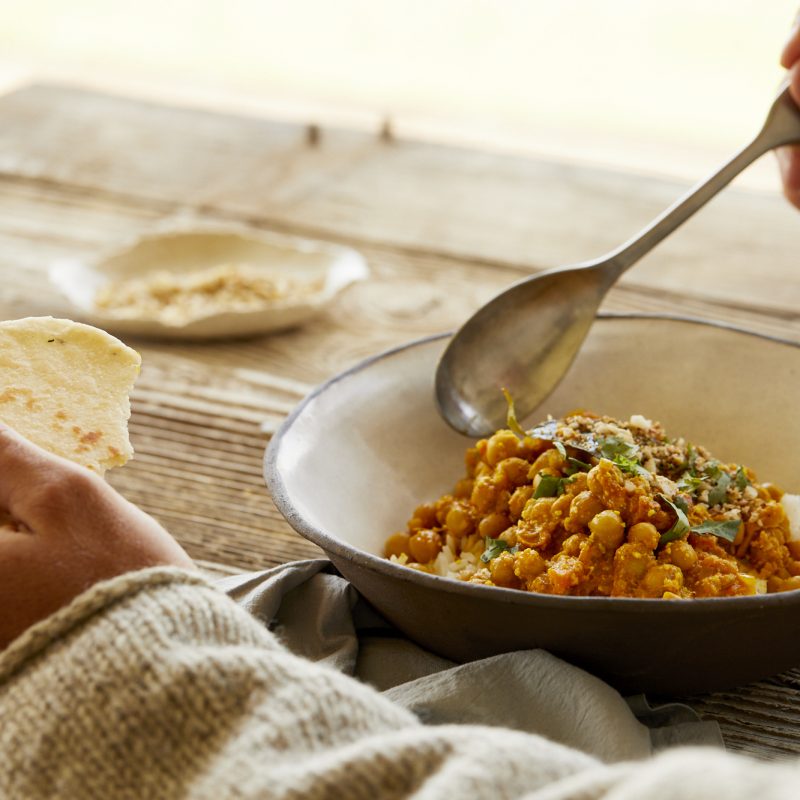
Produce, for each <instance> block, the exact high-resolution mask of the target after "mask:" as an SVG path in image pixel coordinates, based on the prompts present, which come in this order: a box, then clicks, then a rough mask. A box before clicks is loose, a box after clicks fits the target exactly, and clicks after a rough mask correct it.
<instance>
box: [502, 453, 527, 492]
mask: <svg viewBox="0 0 800 800" xmlns="http://www.w3.org/2000/svg"><path fill="white" fill-rule="evenodd" d="M530 466H531V465H530V464H529V463H528V462H527V461H525V459H522V458H504V459H503V460H502V461H501V462H500V463H499V464H498V465H497V466H496V467H495V468H494V476H493V477H494V480H495V482H496V483H497V484H499V485H501V486H505V487H513V488H516V487H517V486H522V484H524V483H525V482H526V481H527V480H528V470H529V469H530Z"/></svg>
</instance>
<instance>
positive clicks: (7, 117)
mask: <svg viewBox="0 0 800 800" xmlns="http://www.w3.org/2000/svg"><path fill="white" fill-rule="evenodd" d="M654 166H655V168H656V169H657V166H658V165H654ZM684 188H685V187H684V186H681V185H679V184H676V183H673V182H668V181H665V180H658V179H655V178H646V177H643V176H638V175H625V174H619V173H616V172H609V171H603V170H600V169H590V168H586V167H577V166H571V165H568V164H563V163H552V162H543V161H535V160H532V159H522V158H516V157H510V156H502V155H493V154H488V153H483V152H470V151H466V150H459V149H455V148H445V147H440V146H435V145H430V144H423V143H419V142H407V141H397V140H395V139H394V138H393V137H391V136H388V135H383V136H378V135H372V134H368V133H355V132H345V131H337V130H327V129H324V128H323V129H321V130H320V129H319V128H318V127H317V126H315V125H311V126H309V127H303V126H299V125H292V124H284V123H276V122H271V121H267V120H261V119H252V118H244V117H234V116H227V115H221V114H213V113H207V112H202V111H194V110H184V109H177V108H168V107H163V106H157V105H150V104H146V103H142V102H135V101H132V100H127V99H121V98H117V97H110V96H106V95H100V94H95V93H91V92H85V91H79V90H75V89H70V88H64V87H57V86H33V87H30V88H26V89H24V90H21V91H19V92H16V93H14V94H11V95H8V96H6V97H3V98H0V275H2V277H3V278H4V281H3V284H2V286H1V287H0V313H2V315H3V316H4V317H5V318H13V317H18V316H23V315H27V314H40V313H44V314H53V315H54V316H59V315H64V314H68V313H69V312H68V310H67V309H66V308H65V307H64V305H63V301H61V300H60V299H59V298H58V297H57V296H56V294H55V293H54V292H53V291H52V290H51V289H50V288H48V285H47V281H46V280H45V278H44V271H45V269H46V268H47V265H48V264H49V263H50V262H51V261H52V260H54V259H56V258H61V257H65V256H91V255H93V254H95V253H97V252H98V251H100V250H103V249H104V248H108V247H112V246H115V245H117V244H119V243H120V242H122V241H124V240H125V239H127V238H129V237H133V236H136V235H138V234H141V233H143V232H145V231H148V230H151V229H152V228H153V227H154V226H157V225H159V224H163V223H164V221H165V220H168V219H169V218H171V217H182V216H187V215H188V216H191V217H194V218H196V219H198V220H200V221H204V222H209V221H211V222H219V221H223V222H235V223H239V224H246V225H249V226H252V227H254V228H257V229H267V230H274V231H282V232H288V233H296V234H301V235H304V236H311V237H317V238H320V239H326V240H329V241H334V242H344V243H347V244H349V245H352V246H354V247H356V248H358V249H359V250H360V251H361V252H362V253H363V254H364V255H365V256H366V258H367V260H368V261H369V264H370V267H371V269H372V277H371V278H370V280H369V281H367V282H365V283H361V284H359V285H356V286H354V287H352V288H351V289H350V290H348V292H347V293H346V294H345V296H344V297H343V298H342V299H341V301H340V302H338V303H337V304H336V305H335V306H334V307H332V308H331V309H330V311H328V312H327V313H326V314H325V315H324V316H322V317H321V318H318V319H317V320H315V321H314V322H313V323H311V324H309V325H307V326H305V327H303V328H301V329H298V330H293V331H289V332H286V333H282V334H279V335H275V336H271V337H269V338H263V339H258V340H253V341H247V342H236V343H214V344H203V345H185V344H167V343H152V342H138V341H133V342H131V343H132V344H133V345H134V346H135V347H136V348H137V349H138V350H140V351H141V353H142V356H143V361H144V366H143V369H142V374H141V377H140V379H139V381H138V383H137V386H136V389H135V390H134V394H133V415H132V418H131V424H130V429H131V438H132V440H133V443H134V446H135V448H136V458H135V460H134V461H132V462H131V463H130V464H129V465H128V466H126V468H125V469H124V470H119V471H116V472H114V473H112V474H111V477H110V480H111V482H112V483H113V484H114V486H116V487H117V488H118V489H119V490H120V491H121V492H122V493H123V494H124V495H125V496H126V497H128V498H129V499H130V500H132V501H133V502H135V503H137V504H139V505H140V506H142V507H143V508H144V509H146V510H147V511H149V512H150V513H151V514H153V515H154V516H156V517H157V518H158V519H160V520H161V521H162V522H163V523H164V524H165V525H166V526H167V527H168V528H169V530H170V531H171V532H172V533H173V534H174V535H175V536H176V537H177V538H178V539H179V540H180V542H181V543H182V544H183V545H184V546H185V547H186V549H187V550H188V551H189V553H190V554H191V555H192V556H193V557H194V558H196V559H197V560H198V561H199V562H200V563H201V564H202V565H204V566H205V567H206V568H207V569H209V570H211V571H214V572H225V571H239V570H250V569H259V568H265V567H268V566H271V565H274V564H278V563H282V562H285V561H288V560H292V559H297V558H305V557H309V556H315V555H318V554H319V551H318V550H317V549H316V548H315V547H314V546H313V545H311V544H309V543H308V542H306V541H305V540H304V539H302V538H300V536H298V535H297V534H295V533H294V532H293V531H292V530H291V528H289V526H288V525H287V523H286V522H285V521H284V520H283V518H282V517H281V516H280V514H279V513H278V512H277V511H276V509H275V507H274V506H273V504H272V502H271V500H270V498H269V495H268V494H267V492H266V489H265V487H264V483H263V480H262V477H261V460H262V456H263V452H264V446H265V444H266V443H267V440H268V438H269V434H270V433H271V432H272V431H274V430H275V428H276V426H277V425H278V424H279V423H280V422H281V420H282V419H283V418H284V417H285V415H286V414H287V412H288V411H289V410H290V409H291V408H292V406H293V405H294V404H295V403H296V402H297V401H298V400H299V399H300V398H301V397H302V396H303V395H304V394H305V393H306V392H307V391H308V390H309V389H310V388H311V387H312V386H314V385H315V384H317V383H319V382H320V381H322V380H324V379H325V378H327V377H329V376H330V375H331V374H333V373H335V372H337V371H339V370H341V369H343V368H345V367H347V366H349V365H351V364H353V363H354V362H356V361H358V360H359V359H361V358H363V357H365V356H367V355H370V354H373V353H375V352H377V351H379V350H382V349H384V348H387V347H390V346H392V345H396V344H398V343H401V342H404V341H407V340H410V339H413V338H416V337H419V336H423V335H426V334H430V333H435V332H438V331H445V330H448V329H452V328H453V327H455V326H457V325H458V324H459V323H460V322H461V321H462V320H463V319H464V318H465V317H466V316H467V315H468V313H469V312H470V311H471V310H473V309H475V308H476V307H477V306H478V305H479V304H480V303H481V302H483V301H484V300H486V299H488V298H489V297H490V296H491V295H492V294H494V293H495V292H497V291H498V290H499V289H500V288H502V287H504V286H506V285H507V284H508V283H510V282H511V281H513V280H515V279H518V278H520V277H521V276H523V275H525V274H528V273H530V272H533V271H536V270H538V269H541V268H545V267H549V266H553V265H557V264H564V263H569V262H574V261H580V260H584V259H587V258H590V257H594V256H597V255H600V254H602V253H604V252H605V251H607V250H609V249H611V248H612V247H614V246H616V245H617V244H619V243H620V242H622V241H623V240H624V239H626V238H627V237H628V236H630V235H632V234H633V233H634V232H636V231H637V230H638V229H639V228H640V227H641V226H642V225H643V224H644V223H646V222H647V221H649V220H650V219H651V218H652V217H653V216H655V214H657V213H658V212H659V211H661V210H662V209H663V208H664V207H666V206H667V205H668V204H669V203H670V202H671V201H672V200H673V199H675V197H677V195H678V194H679V193H680V192H681V191H682V190H683V189H684ZM798 261H800V213H798V212H796V211H794V210H793V209H791V208H789V206H788V205H787V204H786V203H785V202H784V201H783V200H782V199H781V198H780V197H778V196H777V195H758V194H752V193H745V192H741V191H736V190H735V188H734V189H731V190H729V191H727V192H726V193H724V194H723V195H722V196H720V197H718V198H717V199H715V200H714V201H713V203H712V204H711V205H710V206H709V207H708V208H706V209H704V210H703V211H702V212H701V213H700V214H698V215H697V216H696V217H695V218H694V219H692V220H691V221H690V222H688V223H687V224H686V225H685V226H684V228H683V229H681V230H680V231H679V232H678V233H677V234H675V235H674V236H673V237H672V238H671V239H669V240H668V241H667V242H665V243H664V244H662V245H661V246H660V247H659V248H658V250H657V251H656V252H654V253H653V254H651V255H650V256H649V257H648V258H647V259H646V260H645V261H644V262H643V263H642V264H640V265H639V266H637V267H636V268H635V269H634V270H633V271H632V272H631V273H630V274H629V275H628V276H627V277H626V278H625V279H624V280H623V282H622V283H621V285H620V286H619V287H618V288H616V289H614V290H613V291H612V292H611V294H610V296H609V298H608V300H607V302H606V304H605V308H606V309H608V310H615V311H630V310H634V311H648V312H659V311H663V312H675V311H676V310H677V311H678V312H681V313H686V314H692V315H698V316H702V317H708V318H713V319H717V320H724V321H726V322H731V323H736V324H739V325H744V326H746V327H747V328H750V329H752V330H755V331H760V332H763V333H767V334H772V335H776V336H781V337H785V338H790V339H793V340H797V341H800V315H799V314H798V309H800V264H799V263H798ZM265 431H266V432H265ZM691 702H692V705H693V706H694V707H695V708H696V709H697V710H698V711H699V712H700V713H701V714H702V715H703V716H704V717H706V718H709V719H716V720H718V721H719V723H720V725H721V726H722V730H723V733H724V736H725V739H726V742H727V744H728V745H729V747H730V748H731V749H737V750H744V751H747V752H750V753H754V754H758V755H765V756H780V755H786V754H792V753H800V669H798V670H793V671H791V672H789V673H786V674H784V675H782V676H779V677H777V678H775V679H773V680H769V681H763V682H761V683H758V684H754V685H752V686H749V687H745V688H742V689H740V690H738V691H736V692H727V693H719V694H715V695H710V696H705V697H702V698H693V699H692V701H691Z"/></svg>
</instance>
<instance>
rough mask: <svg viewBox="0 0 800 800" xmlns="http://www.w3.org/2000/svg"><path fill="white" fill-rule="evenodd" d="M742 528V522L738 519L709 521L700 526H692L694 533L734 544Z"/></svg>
mask: <svg viewBox="0 0 800 800" xmlns="http://www.w3.org/2000/svg"><path fill="white" fill-rule="evenodd" d="M741 526H742V522H741V520H738V519H725V520H712V519H709V520H706V521H705V522H701V523H700V524H699V525H692V533H699V534H701V535H704V536H706V535H708V534H711V535H713V536H718V537H719V538H720V539H727V540H728V541H729V542H733V541H735V540H736V537H737V536H738V535H739V529H740V528H741Z"/></svg>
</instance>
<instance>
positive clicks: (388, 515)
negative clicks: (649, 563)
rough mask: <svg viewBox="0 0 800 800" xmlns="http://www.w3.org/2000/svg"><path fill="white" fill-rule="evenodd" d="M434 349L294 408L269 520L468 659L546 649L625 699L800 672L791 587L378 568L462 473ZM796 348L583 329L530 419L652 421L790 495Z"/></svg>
mask: <svg viewBox="0 0 800 800" xmlns="http://www.w3.org/2000/svg"><path fill="white" fill-rule="evenodd" d="M446 341H447V339H446V337H436V338H431V339H425V340H422V341H418V342H413V343H411V344H409V345H407V346H405V347H401V348H398V349H396V350H392V351H390V352H387V353H384V354H382V355H379V356H377V357H375V358H373V359H370V360H368V361H365V362H363V363H362V364H359V365H358V366H356V367H355V368H353V369H351V370H349V371H348V372H345V373H344V374H342V375H339V376H338V377H336V378H334V379H332V380H331V381H329V382H328V383H326V384H324V385H323V386H321V387H320V388H318V389H317V390H316V391H315V392H313V393H312V394H311V395H310V396H309V397H307V398H306V399H305V400H304V401H303V402H302V403H301V404H300V405H299V406H298V407H297V409H295V411H294V412H293V413H292V415H291V416H290V417H289V419H288V420H287V421H286V422H285V424H284V425H283V427H282V428H281V429H280V430H279V432H278V433H277V434H276V436H275V437H274V439H273V440H272V443H271V444H270V447H269V449H268V451H267V455H266V459H265V474H266V479H267V483H268V485H269V488H270V489H271V491H272V494H273V497H274V499H275V502H276V503H277V505H278V508H279V509H280V510H281V512H282V513H283V514H284V515H285V517H286V518H287V520H288V521H289V523H290V524H291V525H292V526H293V527H294V528H295V530H297V531H299V532H300V533H301V534H302V535H303V536H305V537H307V538H308V539H310V540H311V541H312V542H315V543H316V544H318V545H319V546H320V547H322V548H323V549H324V550H325V552H326V553H327V554H328V556H329V557H330V558H331V560H332V561H333V563H334V564H335V565H336V566H337V568H338V569H339V570H340V571H341V573H342V574H343V575H344V576H345V577H346V578H348V579H349V580H350V581H351V582H352V583H353V584H354V585H355V586H356V588H357V589H358V590H359V591H360V592H361V593H362V594H363V595H364V596H365V597H366V598H367V599H368V600H369V601H370V602H371V603H372V604H373V605H374V606H375V607H376V608H377V609H378V610H379V611H380V612H381V613H382V614H383V615H384V616H385V617H386V618H387V619H388V620H390V621H391V622H392V623H394V625H396V626H397V627H398V628H399V629H400V630H401V631H404V632H405V633H406V634H407V635H408V636H409V637H410V638H411V639H413V640H415V641H417V642H419V643H420V644H421V645H423V646H425V647H427V648H429V649H430V650H432V651H434V652H436V653H439V654H441V655H443V656H447V657H449V658H452V659H455V660H458V661H466V660H471V659H475V658H480V657H483V656H488V655H491V654H495V653H499V652H504V651H509V650H517V649H522V648H532V647H541V648H545V649H547V650H549V651H551V652H552V653H555V654H556V655H559V656H561V657H562V658H564V659H566V660H568V661H571V662H573V663H575V664H578V665H580V666H582V667H584V668H586V669H588V670H589V671H591V672H593V673H595V674H597V675H599V676H600V677H602V678H604V679H606V680H608V681H609V682H610V683H612V684H614V685H615V686H617V687H618V688H620V689H621V690H623V691H627V692H630V691H651V692H658V693H680V694H686V693H690V692H698V691H708V690H714V689H721V688H726V687H731V686H735V685H739V684H742V683H746V682H748V681H752V680H755V679H758V678H762V677H765V676H767V675H770V674H773V673H776V672H779V671H781V670H784V669H787V668H789V667H792V666H796V665H800V591H795V592H787V593H784V594H775V595H760V596H753V597H736V598H722V599H698V600H688V601H667V600H641V599H632V598H606V597H557V596H550V595H537V594H529V593H526V592H521V591H516V590H512V589H501V588H496V587H488V586H481V585H474V584H469V583H464V582H459V581H454V580H450V579H446V578H440V577H437V576H433V575H428V574H424V573H421V572H417V571H414V570H411V569H408V568H407V567H402V566H399V565H396V564H393V563H390V562H388V561H386V560H385V559H383V558H382V557H381V550H382V545H383V542H384V540H385V538H386V537H387V535H389V534H391V533H393V532H394V531H396V530H398V529H402V528H403V527H404V526H405V522H406V520H407V518H408V517H409V516H410V514H411V511H412V510H413V509H414V508H415V506H416V505H418V504H419V503H420V502H422V501H426V500H432V499H435V498H437V497H438V496H439V495H440V494H442V493H444V492H446V491H449V490H450V489H451V488H452V486H453V484H454V483H455V481H456V480H457V479H458V478H460V477H461V476H462V471H463V456H464V451H465V449H466V448H467V447H468V446H469V444H470V440H469V439H467V438H465V437H463V436H461V435H459V434H456V433H454V432H453V431H452V430H451V429H450V428H448V427H447V425H446V424H445V423H444V422H443V421H442V420H441V419H440V417H439V415H438V413H437V411H436V407H435V405H434V399H433V378H434V370H435V368H436V363H437V361H438V358H439V356H440V355H441V353H442V351H443V349H444V346H445V344H446ZM798 386H800V347H798V346H796V345H792V344H789V343H783V342H779V341H776V340H772V339H767V338H764V337H760V336H755V335H752V334H749V333H745V332H741V331H736V330H732V329H730V328H724V327H719V326H713V325H710V324H703V323H700V322H696V321H691V320H680V319H665V318H652V317H650V318H643V317H636V318H631V317H606V318H600V319H598V320H597V322H596V323H595V325H594V326H593V328H592V330H591V333H590V335H589V338H588V340H587V342H586V344H585V345H584V347H583V349H582V350H581V352H580V354H579V355H578V358H577V360H576V361H575V363H574V365H573V367H572V369H571V371H570V372H569V374H568V375H567V377H566V378H565V379H564V381H563V382H562V383H561V385H560V386H559V388H558V389H557V390H556V391H555V393H554V394H553V395H552V396H551V397H550V398H549V400H548V401H547V402H546V403H545V405H544V406H542V407H541V408H540V409H538V410H537V411H536V412H535V413H534V414H533V415H532V417H531V418H530V420H529V422H531V423H532V422H534V421H538V420H539V419H542V418H544V417H545V416H546V414H548V413H552V414H554V415H561V414H563V413H565V412H567V411H569V410H571V409H574V408H586V409H591V410H593V411H596V412H598V413H603V414H610V415H612V416H616V417H622V418H625V419H627V418H628V417H629V416H630V415H631V414H633V413H640V414H643V415H645V416H646V417H648V418H653V419H658V420H660V421H661V422H663V423H664V425H665V426H666V429H667V432H668V433H670V434H672V435H675V436H677V435H683V436H685V437H686V438H687V439H688V440H689V441H693V442H697V443H702V444H705V445H706V446H707V447H709V449H710V450H711V451H712V452H713V453H714V454H715V455H717V456H718V457H719V458H720V459H722V460H727V461H735V462H741V463H745V464H747V465H749V466H751V467H752V468H754V469H755V470H756V472H757V474H758V476H759V478H760V479H761V480H770V481H772V482H774V483H776V484H778V485H779V486H782V487H783V488H784V489H785V490H787V491H798V490H800V469H799V468H798V467H800V414H798V400H797V394H796V391H797V389H798Z"/></svg>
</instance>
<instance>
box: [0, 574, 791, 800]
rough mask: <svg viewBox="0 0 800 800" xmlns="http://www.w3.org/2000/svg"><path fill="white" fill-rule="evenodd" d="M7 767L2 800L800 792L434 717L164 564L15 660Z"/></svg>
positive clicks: (778, 774) (743, 773) (2, 688)
mask: <svg viewBox="0 0 800 800" xmlns="http://www.w3.org/2000/svg"><path fill="white" fill-rule="evenodd" d="M491 690H492V691H501V690H502V687H493V688H492V689H491ZM0 759H1V760H0V797H2V798H25V800H37V798H45V797H46V798H52V797H57V798H104V800H116V798H178V797H181V798H183V797H190V798H215V799H216V798H256V797H258V798H262V797H264V798H271V797H275V798H350V797H352V798H364V799H365V800H376V798H384V797H386V798H405V797H415V798H431V799H433V798H455V797H477V798H482V797H486V798H512V797H528V798H535V799H536V800H544V799H545V798H546V799H547V800H563V798H586V800H591V799H593V798H613V800H628V799H629V798H630V800H633V799H634V798H635V799H636V800H639V799H640V798H653V800H661V798H681V800H691V798H708V797H717V796H719V797H725V798H726V800H739V798H741V799H742V800H744V798H747V800H752V798H753V797H754V796H757V797H758V798H759V800H773V799H774V798H790V797H791V798H796V797H798V796H800V767H798V766H797V765H794V764H792V765H781V766H776V765H764V764H756V763H754V762H749V761H746V760H744V759H737V758H734V757H733V756H730V755H726V754H724V753H718V752H716V751H714V750H683V751H674V752H672V753H668V754H666V755H663V756H660V757H658V758H656V759H653V760H650V761H647V762H640V763H636V764H619V765H614V766H607V765H603V764H601V763H600V762H598V761H596V760H594V759H592V758H590V757H589V756H586V755H584V754H582V753H578V752H577V751H574V750H569V749H568V748H565V747H562V746H560V745H556V744H553V743H551V742H548V741H547V740H545V739H543V738H540V737H536V736H531V735H528V734H523V733H516V732H512V731H506V730H503V729H500V728H482V727H476V726H441V727H426V726H422V725H420V724H419V723H418V722H417V720H416V719H415V718H414V717H413V716H412V715H411V714H409V713H408V712H406V711H404V710H403V709H401V708H399V707H397V706H395V705H393V704H392V703H391V702H389V701H388V700H387V699H385V698H384V697H382V696H381V695H380V694H378V693H377V692H375V691H373V690H371V689H370V688H368V687H366V686H363V685H361V684H359V683H357V682H356V681H353V680H351V679H350V678H347V677H345V676H343V675H340V674H339V673H337V672H334V671H332V670H330V669H328V668H326V667H324V666H319V665H314V664H311V663H309V662H306V661H304V660H302V659H300V658H298V657H296V656H293V655H291V654H290V653H288V652H287V651H286V650H284V649H283V648H282V647H281V646H280V645H279V644H278V642H277V641H276V640H275V638H274V637H273V636H272V635H271V634H270V633H269V632H268V631H266V630H265V629H264V628H263V627H262V626H260V625H259V624H257V623H256V622H255V621H254V620H253V619H252V618H250V617H249V616H248V615H247V614H246V613H245V612H244V611H242V610H241V609H240V608H239V607H238V606H236V604H235V603H233V602H232V601H231V600H229V599H228V598H227V597H225V596H224V595H223V594H222V593H220V592H219V591H217V590H216V589H214V588H213V587H211V586H210V585H208V584H206V583H205V582H204V581H203V580H202V579H201V578H199V577H197V576H195V575H192V574H190V573H187V572H182V571H180V570H172V569H163V568H158V569H150V570H144V571H142V572H138V573H133V574H129V575H124V576H122V577H120V578H116V579H115V580H112V581H109V582H106V583H103V584H99V585H97V586H95V587H93V588H92V589H90V590H89V591H88V592H86V593H85V594H83V595H82V596H81V597H79V598H78V599H77V600H75V601H74V602H73V603H72V605H70V606H69V607H68V608H66V609H63V610H62V611H60V612H58V613H57V614H55V615H53V616H52V617H50V618H49V619H47V620H45V621H43V622H42V623H40V624H39V625H37V626H35V627H34V628H32V629H31V630H29V631H28V632H27V633H25V634H24V635H23V636H21V637H20V638H19V639H18V640H17V641H16V642H14V643H13V644H12V645H11V646H10V647H9V648H8V649H7V650H6V651H5V652H4V653H3V654H2V655H0Z"/></svg>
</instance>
